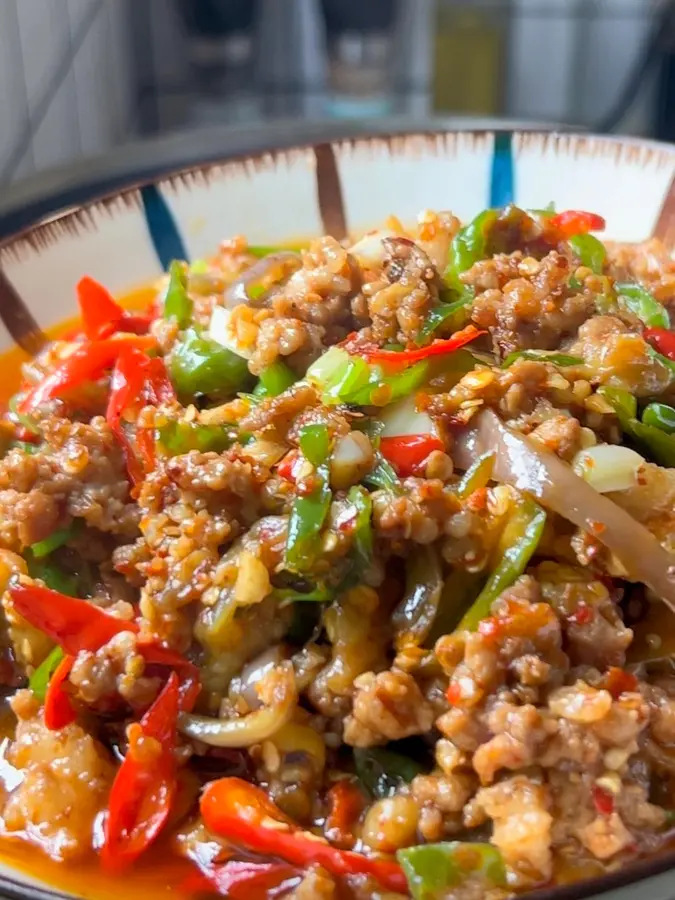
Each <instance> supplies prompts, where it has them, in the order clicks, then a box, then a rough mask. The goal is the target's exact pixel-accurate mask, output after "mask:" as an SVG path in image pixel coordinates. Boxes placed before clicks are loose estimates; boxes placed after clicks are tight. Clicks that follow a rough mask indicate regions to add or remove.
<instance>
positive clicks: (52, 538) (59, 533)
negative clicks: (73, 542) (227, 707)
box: [30, 519, 82, 559]
mask: <svg viewBox="0 0 675 900" xmlns="http://www.w3.org/2000/svg"><path fill="white" fill-rule="evenodd" d="M81 527H82V520H81V519H77V520H73V521H71V522H70V523H69V524H68V525H66V526H64V527H63V528H57V529H56V531H53V532H52V533H51V534H50V535H49V537H48V538H45V539H44V540H43V541H37V542H36V543H35V544H31V548H30V549H31V552H32V554H33V556H34V557H35V559H42V557H44V556H49V554H50V553H53V552H54V550H58V549H59V547H63V545H64V544H67V543H68V541H69V540H70V539H71V538H72V537H74V536H75V535H76V534H77V532H78V531H79V530H80V528H81Z"/></svg>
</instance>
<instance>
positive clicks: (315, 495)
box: [285, 466, 332, 572]
mask: <svg viewBox="0 0 675 900" xmlns="http://www.w3.org/2000/svg"><path fill="white" fill-rule="evenodd" d="M314 480H315V484H314V487H313V489H312V491H311V493H309V494H307V495H306V496H304V497H296V498H295V500H294V501H293V507H292V509H291V515H290V519H289V521H288V537H287V539H286V559H285V564H286V568H287V569H289V570H290V571H291V572H306V571H308V570H309V569H311V568H312V566H313V564H314V563H315V561H316V559H317V557H318V556H319V555H320V552H321V542H320V534H321V528H322V526H323V523H324V522H325V521H326V516H327V515H328V511H329V509H330V504H331V500H332V494H331V490H330V486H329V485H330V472H329V470H328V467H327V466H319V468H318V469H317V470H316V472H315V474H314Z"/></svg>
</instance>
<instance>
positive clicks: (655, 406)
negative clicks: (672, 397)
mask: <svg viewBox="0 0 675 900" xmlns="http://www.w3.org/2000/svg"><path fill="white" fill-rule="evenodd" d="M642 421H643V423H644V424H645V425H650V426H652V427H653V428H659V429H660V430H661V431H665V432H666V434H675V409H673V407H672V406H668V405H667V404H665V403H650V404H649V406H646V407H645V408H644V410H643V411H642Z"/></svg>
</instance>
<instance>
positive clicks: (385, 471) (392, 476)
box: [361, 453, 402, 494]
mask: <svg viewBox="0 0 675 900" xmlns="http://www.w3.org/2000/svg"><path fill="white" fill-rule="evenodd" d="M361 480H362V482H363V483H364V484H366V485H368V486H369V487H374V488H378V489H379V490H383V491H389V492H390V493H392V494H400V493H401V490H402V488H401V482H400V481H399V477H398V475H397V474H396V472H395V471H394V469H393V466H392V465H391V463H390V462H387V460H386V459H385V458H384V457H383V456H380V454H379V453H377V454H376V455H375V466H374V467H373V468H372V469H371V470H370V472H369V473H368V474H367V475H365V476H364V477H363V478H362V479H361Z"/></svg>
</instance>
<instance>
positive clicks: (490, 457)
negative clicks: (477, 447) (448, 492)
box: [455, 453, 495, 500]
mask: <svg viewBox="0 0 675 900" xmlns="http://www.w3.org/2000/svg"><path fill="white" fill-rule="evenodd" d="M494 466H495V455H494V453H484V454H483V455H482V456H479V457H478V459H477V460H475V461H474V463H473V465H472V466H471V468H469V469H467V470H466V472H465V473H464V475H462V478H461V480H460V482H459V483H458V484H457V486H456V488H455V491H456V493H457V496H458V497H459V499H460V500H466V499H467V497H470V496H471V494H473V492H474V491H477V490H480V488H484V487H487V486H488V484H489V483H490V479H491V478H492V470H493V469H494Z"/></svg>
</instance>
